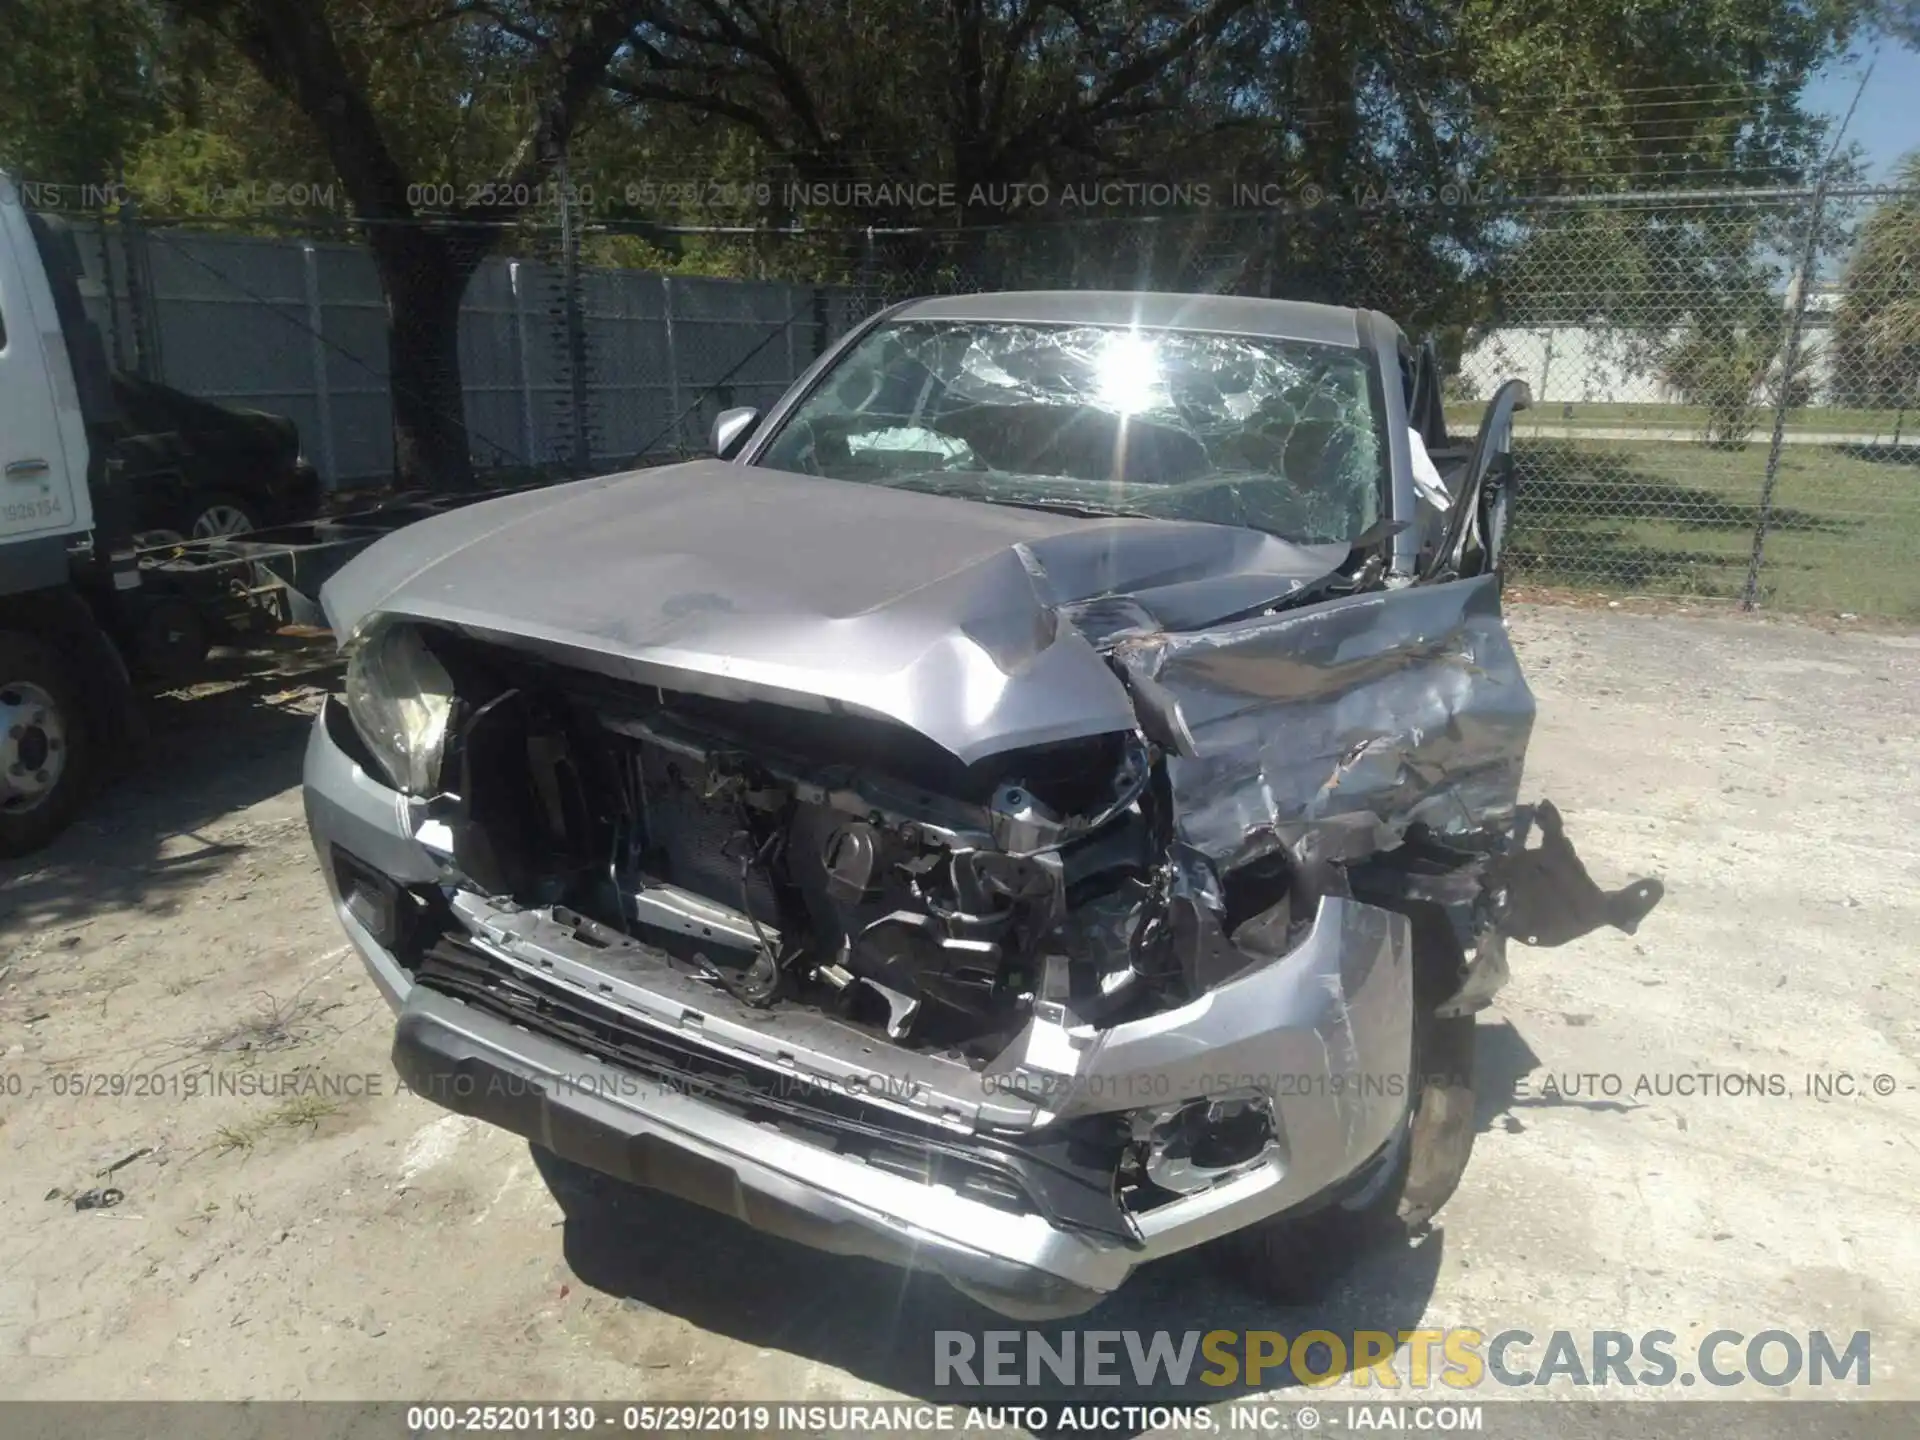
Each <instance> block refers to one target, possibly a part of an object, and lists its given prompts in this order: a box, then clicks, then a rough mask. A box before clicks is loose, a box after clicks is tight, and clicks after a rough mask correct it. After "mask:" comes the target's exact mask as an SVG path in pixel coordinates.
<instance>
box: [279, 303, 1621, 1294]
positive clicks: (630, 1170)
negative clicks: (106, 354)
mask: <svg viewBox="0 0 1920 1440" xmlns="http://www.w3.org/2000/svg"><path fill="white" fill-rule="evenodd" d="M1437 382H1438V376H1437V373H1436V370H1435V366H1434V362H1433V358H1432V352H1431V350H1430V349H1427V350H1424V351H1421V352H1416V351H1415V350H1414V349H1413V348H1412V347H1411V346H1409V344H1408V342H1407V341H1406V339H1405V338H1404V337H1403V336H1402V334H1401V332H1400V330H1399V329H1398V328H1397V327H1396V326H1395V325H1394V323H1393V322H1392V321H1391V320H1389V319H1387V318H1386V317H1385V316H1382V315H1378V314H1375V313H1372V312H1368V311H1356V310H1345V309H1335V308H1330V307H1324V306H1317V305H1307V304H1296V303H1288V302H1281V301H1274V300H1263V299H1240V298H1230V297H1221V296H1180V295H1158V294H1119V293H1108V294H1094V293H1064V292H1062V293H1052V292H1044V293H1031V294H1002V295H974V296H966V297H960V298H949V299H931V300H920V301H913V302H909V303H907V304H905V305H902V306H896V307H894V308H893V309H891V310H888V311H885V312H883V313H881V314H879V315H876V316H874V317H873V318H872V319H870V320H868V321H867V322H866V323H865V324H863V325H862V326H861V327H859V328H858V329H857V330H855V331H854V332H853V333H852V334H850V335H848V336H847V337H846V338H845V339H844V340H842V341H841V342H840V343H839V344H838V345H837V346H835V347H834V349H833V350H831V351H830V352H829V353H828V354H826V355H824V356H823V357H822V358H821V359H820V360H819V361H818V362H817V363H816V364H815V365H814V366H813V367H812V368H811V369H810V370H809V371H808V372H807V373H806V374H805V375H804V376H802V377H801V379H800V380H799V381H798V382H797V383H796V384H795V385H794V387H793V388H792V389H791V390H790V391H789V392H788V393H787V395H786V396H785V397H784V398H783V399H782V400H781V401H780V403H779V404H778V405H777V406H775V407H774V408H773V409H772V410H771V411H770V412H769V413H767V414H766V415H765V416H758V415H755V414H753V413H751V412H738V411H730V412H726V413H724V414H722V415H721V416H720V417H719V418H718V420H717V421H716V423H715V426H714V430H715V447H716V452H717V458H714V459H711V460H704V461H696V462H693V463H687V464H679V465H674V466H670V467H666V468H660V469H651V470H644V471H639V472H635V473H630V474H624V475H615V476H611V477H606V478H601V479H594V480H587V481H581V482H577V483H574V484H570V485H564V486H560V487H556V488H552V489H546V490H540V491H535V492H529V493H520V494H514V495H510V496H506V497H503V498H499V499H496V500H492V501H488V502H485V503H482V504H477V505H473V506H469V507H466V508H463V509H459V510H455V511H452V512H450V513H447V514H445V515H442V516H439V517H437V518H434V519H430V520H426V521H423V522H421V523H419V524H416V525H414V526H412V527H410V528H408V529H406V530H404V531H401V532H399V533H397V534H395V535H393V536H391V537H389V538H387V539H384V540H382V541H381V542H380V543H378V544H377V545H375V546H374V547H373V548H372V549H370V550H369V551H367V552H366V553H365V554H364V555H363V556H361V557H360V558H359V559H357V560H356V561H355V562H354V563H352V564H351V565H349V566H348V567H347V568H346V569H344V570H342V571H341V572H340V573H339V575H337V576H336V577H335V578H334V579H333V580H332V581H331V582H330V583H329V585H328V586H327V587H326V591H325V594H324V603H325V605H326V609H327V612H328V617H329V619H330V621H331V623H332V625H333V626H334V628H335V630H336V631H337V633H338V635H339V638H340V640H341V643H342V644H343V646H344V647H345V649H346V651H347V654H348V657H349V659H348V666H347V674H346V682H345V693H344V695H343V696H339V697H335V698H332V699H330V700H329V702H328V703H327V704H326V706H325V709H324V711H323V713H322V714H321V716H320V717H319V720H318V722H317V724H316V726H315V728H314V731H313V736H312V740H311V744H310V746H309V748H308V751H307V758H306V806H307V814H308V818H309V822H310V824H311V826H312V830H313V836H314V841H315V844H316V847H317V851H318V854H319V858H320V862H321V866H322V868H323V870H324V872H325V876H326V881H327V884H328V886H329V888H330V890H331V892H332V895H333V898H334V901H335V905H336V909H337V912H338V915H339V917H340V920H341V923H342V924H343V925H344V926H345V927H346V930H347V933H348V934H349V936H350V937H351V938H352V940H353V942H354V944H355V945H356V946H357V947H358V948H359V950H360V952H361V954H362V955H363V956H364V957H365V959H366V963H367V965H368V966H369V967H370V969H371V972H372V975H373V977H374V979H375V981H376V982H377V983H378V985H379V986H380V988H381V990H382V991H383V992H384V993H385V995H386V997H387V999H388V1000H389V1001H390V1002H391V1003H392V1005H393V1006H394V1007H395V1009H396V1010H397V1012H398V1026H397V1030H396V1034H395V1041H394V1052H393V1053H394V1061H395V1064H396V1066H397V1068H398V1069H399V1071H400V1072H401V1074H402V1075H403V1077H404V1078H405V1080H406V1081H407V1083H408V1084H409V1085H410V1086H411V1087H412V1088H413V1089H414V1090H415V1091H417V1092H418V1093H421V1094H424V1095H426V1096H428V1097H430V1098H432V1099H434V1100H437V1101H438V1102H439V1103H441V1104H443V1105H445V1106H447V1107H449V1108H451V1109H453V1110H456V1111H460V1112H462V1113H465V1114H470V1115H474V1116H478V1117H480V1118H482V1119H484V1120H487V1121H490V1122H492V1123H494V1124H497V1125H501V1126H504V1127H506V1128H507V1129H509V1130H512V1131H515V1132H517V1133H518V1134H520V1135H523V1136H525V1137H527V1138H528V1139H529V1140H531V1141H533V1142H534V1144H535V1146H536V1147H537V1151H536V1153H537V1154H539V1155H541V1156H542V1157H543V1159H544V1160H545V1161H552V1160H553V1159H554V1158H555V1157H558V1159H559V1161H560V1162H561V1163H562V1164H565V1165H568V1166H571V1167H576V1170H575V1173H579V1171H578V1168H577V1167H584V1168H585V1170H586V1171H588V1172H599V1173H600V1174H604V1175H609V1176H613V1177H616V1178H617V1179H619V1180H624V1181H631V1182H638V1183H640V1184H644V1185H647V1186H652V1187H656V1188H659V1189H661V1190H665V1191H668V1192H671V1193H673V1194H677V1195H680V1196H682V1197H685V1198H688V1199H691V1200H694V1201H697V1202H699V1203H701V1204H703V1205H706V1206H709V1207H712V1208H714V1209H717V1210H720V1211H722V1212H724V1213H726V1214H729V1215H732V1216H736V1217H738V1218H739V1219H741V1220H744V1221H745V1222H747V1223H748V1224H750V1225H754V1226H757V1227H759V1228H762V1229H765V1230H767V1231H770V1232H774V1233H777V1234H780V1235H785V1236H788V1237H791V1238H793V1239H796V1240H799V1241H802V1242H804V1243H806V1244H809V1245H814V1246H818V1247H821V1248H824V1249H826V1250H830V1251H834V1252H839V1253H845V1254H857V1255H866V1256H873V1257H878V1258H881V1259H884V1260H889V1261H892V1262H895V1263H898V1264H902V1265H910V1266H914V1267H918V1268H923V1269H928V1270H932V1271H936V1272H938V1273H940V1274H942V1275H944V1276H945V1277H947V1278H948V1279H949V1280H950V1281H952V1282H953V1283H954V1284H955V1285H957V1286H958V1287H960V1288H961V1289H962V1290H964V1291H965V1292H967V1293H968V1294H970V1295H972V1296H974V1297H976V1298H977V1299H979V1300H980V1301H982V1302H983V1303H985V1304H987V1305H989V1306H992V1307H994V1308H995V1309H998V1310H1000V1311H1002V1312H1004V1313H1007V1314H1010V1315H1016V1316H1026V1317H1042V1316H1055V1315H1065V1314H1071V1313H1074V1312H1076V1311H1080V1310H1084V1309H1086V1308H1087V1307H1089V1306H1091V1305H1093V1304H1094V1303H1096V1302H1097V1301H1098V1300H1099V1299H1100V1297H1101V1296H1103V1295H1105V1294H1107V1293H1109V1292H1111V1291H1113V1290H1114V1289H1115V1288H1116V1287H1117V1286H1119V1285H1120V1284H1121V1283H1122V1282H1123V1281H1124V1280H1125V1279H1126V1277H1127V1276H1128V1274H1129V1273H1130V1272H1131V1271H1132V1270H1133V1269H1134V1268H1135V1267H1136V1266H1139V1265H1140V1264H1142V1263H1143V1262H1146V1261H1148V1260H1152V1259H1154V1258H1157V1257H1159V1256H1163V1255H1167V1254H1169V1253H1171V1252H1175V1251H1180V1250H1185V1249H1188V1248H1190V1247H1192V1246H1195V1245H1199V1244H1202V1243H1204V1242H1210V1241H1215V1240H1223V1239H1227V1238H1228V1237H1231V1243H1232V1244H1234V1245H1236V1246H1239V1247H1241V1248H1242V1251H1243V1253H1244V1254H1245V1255H1246V1256H1247V1257H1249V1260H1250V1263H1248V1264H1246V1265H1244V1266H1243V1267H1242V1268H1243V1271H1244V1272H1245V1273H1248V1274H1251V1275H1253V1276H1255V1277H1257V1278H1258V1279H1260V1280H1262V1281H1263V1282H1264V1283H1265V1285H1266V1286H1267V1287H1268V1288H1269V1290H1270V1292H1271V1293H1273V1294H1276V1295H1279V1296H1282V1297H1287V1298H1297V1297H1300V1296H1302V1295H1304V1294H1309V1293H1311V1292H1312V1289H1313V1288H1314V1287H1315V1286H1316V1285H1321V1284H1324V1282H1325V1281H1326V1279H1327V1278H1329V1276H1330V1273H1331V1270H1332V1268H1333V1267H1334V1266H1336V1265H1337V1264H1338V1263H1340V1261H1341V1260H1342V1259H1343V1258H1344V1257H1345V1256H1347V1255H1349V1254H1350V1253H1351V1252H1352V1251H1353V1249H1354V1248H1355V1247H1356V1246H1357V1245H1359V1244H1361V1243H1363V1242H1364V1240H1365V1239H1366V1238H1367V1236H1368V1235H1369V1234H1370V1233H1376V1232H1378V1231H1381V1230H1383V1229H1384V1228H1385V1227H1387V1226H1389V1225H1394V1224H1399V1225H1406V1224H1419V1223H1422V1222H1423V1221H1424V1220H1425V1218H1426V1217H1427V1216H1428V1215H1430V1214H1431V1213H1432V1211H1433V1210H1434V1209H1435V1208H1436V1207H1437V1206H1438V1205H1440V1204H1441V1203H1442V1202H1443V1201H1444V1200H1445V1199H1446V1197H1447V1196H1448V1194H1450V1193H1451V1191H1452V1190H1453V1188H1454V1186H1455V1185H1456V1183H1457V1182H1458V1179H1459V1176H1460V1173H1461V1169H1462V1167H1463V1166H1464V1165H1465V1163H1466V1158H1467V1151H1468V1148H1469V1147H1470V1145H1471V1143H1472V1137H1473V1128H1474V1126H1473V1103H1472V1102H1473V1096H1472V1046H1473V1026H1474V1014H1475V1012H1476V1011H1477V1010H1479V1009H1480V1008H1482V1007H1484V1006H1485V1005H1486V1004H1487V1003H1488V1001H1489V999H1490V998H1491V997H1492V996H1493V994H1494V993H1495V991H1496V990H1497V989H1498V988H1499V986H1500V985H1501V983H1502V982H1503V981H1504V980H1505V979H1506V976H1507V973H1508V972H1507V962H1506V958H1505V945H1506V942H1507V941H1508V940H1510V939H1512V940H1519V941H1521V942H1523V943H1532V944H1543V945H1545V944H1560V943H1564V942H1565V941H1567V940H1571V939H1573V938H1575V937H1576V936H1578V935H1580V934H1583V933H1585V932H1586V931H1588V930H1591V929H1592V928H1594V927H1595V926H1597V925H1601V924H1613V925H1617V926H1620V927H1621V928H1624V929H1628V930H1631V929H1632V928H1633V927H1634V925H1635V924H1636V923H1638V921H1639V920H1640V919H1641V918H1642V917H1643V916H1644V914H1645V913H1646V911H1647V910H1648V909H1649V908H1651V906H1652V904H1653V903H1654V901H1655V900H1657V899H1658V898H1659V886H1658V883H1657V882H1655V881H1650V880H1649V881H1640V882H1636V883H1635V884H1632V885H1630V886H1628V887H1626V888H1625V889H1622V890H1619V891H1616V892H1612V893H1607V892H1604V891H1602V890H1601V889H1600V888H1599V887H1598V886H1597V885H1596V884H1595V883H1594V881H1593V880H1592V879H1590V878H1589V877H1588V875H1587V872H1586V871H1585V869H1584V868H1583V867H1582V865H1581V863H1580V861H1579V860H1578V859H1577V858H1576V857H1575V855H1574V852H1573V850H1572V848H1571V846H1570V844H1569V842H1568V840H1567V838H1566V833H1565V830H1564V828H1563V827H1562V825H1561V823H1560V819H1559V816H1558V814H1557V813H1556V812H1555V811H1554V810H1553V809H1552V808H1551V806H1550V805H1547V804H1545V803H1542V804H1539V805H1535V806H1526V805H1522V804H1520V803H1519V789H1520V783H1521V769H1522V764H1523V761H1524V758H1525V755H1526V748H1527V739H1528V735H1529V732H1530V730H1531V728H1532V724H1533V717H1534V702H1533V697H1532V695H1531V694H1530V692H1529V691H1528V688H1527V685H1526V682H1525V681H1524V679H1523V678H1522V676H1521V673H1520V669H1519V666H1518V663H1517V662H1516V659H1515V655H1514V652H1513V649H1512V646H1511V645H1510V644H1509V642H1508V638H1507V633H1506V630H1505V626H1504V624H1503V621H1502V618H1501V609H1500V558H1501V546H1502V541H1503V537H1504V534H1505V530H1506V517H1507V514H1508V512H1509V509H1510V507H1511V504H1512V501H1513V490H1514V485H1515V474H1514V470H1513V467H1512V464H1511V462H1510V459H1509V447H1508V437H1509V434H1510V431H1511V426H1512V418H1513V413H1514V411H1515V410H1516V409H1517V408H1520V407H1521V406H1523V405H1524V404H1525V403H1526V399H1527V397H1526V392H1525V389H1524V387H1523V386H1521V385H1519V384H1518V383H1517V382H1514V383H1510V384H1508V385H1507V386H1505V387H1503V388H1502V389H1501V391H1500V392H1499V393H1498V394H1497V395H1496V397H1495V399H1494V400H1493V402H1492V404H1491V405H1490V406H1489V407H1488V409H1487V413H1486V416H1485V418H1484V420H1483V421H1482V423H1481V425H1480V428H1479V432H1478V434H1477V435H1476V437H1475V438H1474V439H1473V440H1472V441H1470V442H1465V443H1458V442H1455V441H1453V440H1452V439H1450V438H1449V437H1448V436H1447V435H1446V433H1445V423H1444V419H1443V417H1442V412H1441V409H1440V405H1439V398H1438V396H1439V391H1438V383H1437ZM1530 833H1531V834H1532V835H1533V836H1535V837H1537V842H1538V843H1529V835H1530Z"/></svg>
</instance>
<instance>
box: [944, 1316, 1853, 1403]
mask: <svg viewBox="0 0 1920 1440" xmlns="http://www.w3.org/2000/svg"><path fill="white" fill-rule="evenodd" d="M1348 1377H1350V1378H1351V1383H1352V1384H1354V1385H1356V1386H1377V1387H1379V1388H1381V1389H1385V1390H1397V1389H1402V1388H1411V1389H1424V1388H1429V1387H1432V1386H1436V1385H1437V1386H1443V1387H1445V1388H1447V1389H1452V1390H1474V1389H1478V1388H1480V1387H1482V1386H1485V1385H1488V1384H1493V1385H1499V1386H1525V1387H1532V1386H1540V1385H1551V1384H1554V1383H1555V1382H1564V1383H1567V1384H1572V1385H1580V1386H1604V1387H1611V1386H1630V1387H1639V1386H1652V1387H1662V1386H1682V1387H1684V1386H1693V1385H1702V1384H1704V1385H1708V1386H1715V1387H1720V1388H1728V1387H1732V1386H1736V1385H1749V1384H1752V1385H1763V1386H1767V1387H1770V1388H1776V1389H1777V1388H1780V1387H1783V1386H1788V1385H1799V1384H1806V1385H1814V1386H1830V1385H1851V1386H1857V1387H1860V1388H1865V1387H1866V1386H1867V1385H1869V1384H1870V1383H1872V1377H1873V1369H1872V1339H1871V1337H1870V1335H1869V1334H1868V1332H1867V1331H1865V1330H1856V1331H1854V1332H1852V1333H1851V1334H1850V1335H1846V1336H1844V1337H1842V1336H1833V1335H1829V1334H1828V1333H1827V1332H1826V1331H1824V1330H1812V1331H1808V1332H1806V1333H1805V1334H1795V1333H1794V1332H1792V1331H1788V1330H1761V1331H1756V1332H1754V1333H1753V1334H1746V1333H1744V1332H1742V1331H1738V1330H1711V1331H1708V1332H1706V1333H1705V1334H1703V1335H1701V1336H1700V1337H1699V1338H1698V1339H1697V1340H1688V1341H1683V1340H1682V1339H1681V1338H1680V1336H1679V1335H1677V1334H1675V1333H1674V1332H1673V1331H1671V1330H1647V1331H1642V1332H1639V1333H1637V1334H1636V1333H1632V1332H1629V1331H1626V1330H1592V1331H1572V1330H1555V1331H1552V1332H1550V1333H1547V1334H1541V1335H1536V1334H1534V1333H1533V1332H1532V1331H1529V1330H1499V1331H1494V1332H1492V1333H1491V1334H1489V1333H1488V1332H1486V1331H1483V1330H1474V1329H1469V1328H1464V1327H1462V1328H1456V1329H1450V1330H1440V1329H1434V1330H1400V1331H1392V1330H1356V1331H1353V1332H1351V1333H1350V1334H1336V1333H1334V1332H1333V1331H1331V1330H1302V1331H1300V1332H1298V1333H1296V1334H1291V1335H1289V1334H1285V1333H1283V1332H1281V1331H1278V1330H1207V1331H1200V1330H1187V1331H1181V1332H1175V1331H1170V1330H1152V1331H1141V1330H1066V1331H1061V1332H1059V1333H1058V1334H1053V1335H1049V1334H1047V1333H1045V1332H1042V1331H1038V1330H985V1331H981V1332H978V1333H975V1332H973V1331H970V1330H936V1331H934V1334H933V1383H934V1384H935V1385H942V1386H946V1385H961V1386H974V1387H978V1386H998V1385H1005V1386H1017V1385H1044V1384H1050V1383H1051V1384H1066V1385H1086V1386H1094V1385H1128V1386H1135V1387H1140V1388H1145V1387H1147V1386H1151V1385H1172V1386H1180V1385H1187V1384H1190V1383H1192V1382H1194V1381H1198V1382H1199V1383H1200V1384H1202V1385H1215V1386H1221V1387H1227V1386H1235V1387H1238V1386H1247V1387H1258V1386H1260V1385H1263V1384H1281V1383H1287V1382H1295V1383H1299V1384H1305V1385H1332V1384H1335V1383H1336V1382H1338V1381H1340V1380H1342V1379H1344V1378H1348Z"/></svg>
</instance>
